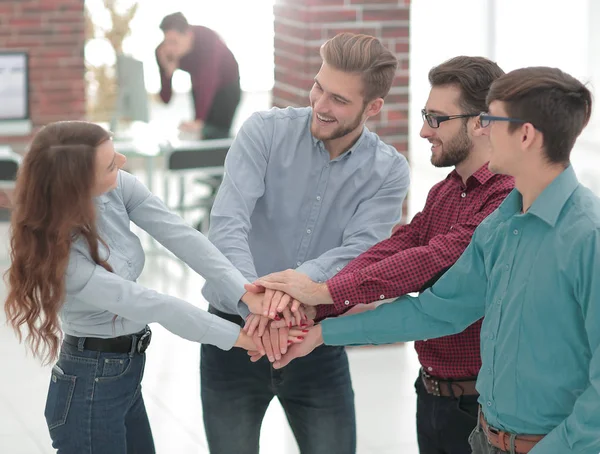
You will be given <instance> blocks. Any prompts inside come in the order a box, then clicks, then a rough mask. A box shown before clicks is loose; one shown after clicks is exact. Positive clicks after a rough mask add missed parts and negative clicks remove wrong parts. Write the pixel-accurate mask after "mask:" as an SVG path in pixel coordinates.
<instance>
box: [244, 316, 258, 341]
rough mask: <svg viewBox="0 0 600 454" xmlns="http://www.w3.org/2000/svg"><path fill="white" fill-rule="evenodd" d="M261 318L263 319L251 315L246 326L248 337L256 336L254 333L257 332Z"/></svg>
mask: <svg viewBox="0 0 600 454" xmlns="http://www.w3.org/2000/svg"><path fill="white" fill-rule="evenodd" d="M261 318H262V317H260V316H258V315H254V314H250V316H249V317H248V319H247V320H246V325H245V326H244V331H246V333H247V334H248V336H252V335H253V334H254V331H256V328H257V327H258V324H259V323H260V321H261Z"/></svg>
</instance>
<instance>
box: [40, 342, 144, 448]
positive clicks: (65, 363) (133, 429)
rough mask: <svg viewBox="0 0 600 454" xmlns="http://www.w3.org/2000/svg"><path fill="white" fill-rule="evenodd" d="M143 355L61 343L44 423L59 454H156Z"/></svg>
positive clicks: (53, 372) (51, 379)
mask: <svg viewBox="0 0 600 454" xmlns="http://www.w3.org/2000/svg"><path fill="white" fill-rule="evenodd" d="M145 361H146V356H145V354H139V353H137V352H136V353H134V352H130V353H102V352H96V351H90V350H83V348H81V347H79V348H78V347H75V346H71V345H68V344H65V343H63V345H62V348H61V352H60V356H59V359H58V362H57V364H56V365H55V366H54V368H53V369H52V376H51V378H50V388H49V389H48V399H47V401H46V411H45V416H46V422H47V424H48V429H49V430H50V437H51V438H52V447H54V448H55V449H58V454H153V453H154V452H155V450H154V441H153V439H152V432H151V430H150V424H149V422H148V416H147V414H146V407H145V406H144V400H143V398H142V388H141V381H142V376H143V373H144V364H145Z"/></svg>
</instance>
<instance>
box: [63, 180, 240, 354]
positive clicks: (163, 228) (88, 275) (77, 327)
mask: <svg viewBox="0 0 600 454" xmlns="http://www.w3.org/2000/svg"><path fill="white" fill-rule="evenodd" d="M95 204H96V212H97V223H96V224H97V227H98V233H99V235H100V237H101V238H102V239H103V240H104V241H105V242H106V244H107V245H108V250H107V249H106V247H104V246H103V245H102V244H99V252H100V257H101V258H102V259H107V261H108V263H109V264H110V266H111V267H112V268H113V272H112V273H110V272H108V271H107V270H105V269H104V268H103V267H102V266H100V265H97V264H96V263H95V262H94V261H93V260H92V257H91V255H90V252H89V248H88V246H87V243H86V242H85V240H84V239H83V238H78V239H77V240H76V241H75V242H74V243H73V245H72V247H71V254H70V258H69V265H68V268H67V273H66V298H65V304H64V306H63V307H62V310H61V311H60V318H61V322H62V328H63V330H64V332H65V333H67V334H71V335H73V336H92V337H100V338H107V337H116V336H121V335H124V334H131V333H135V332H138V331H140V330H141V329H143V328H144V326H146V324H148V323H151V322H158V323H160V324H161V325H163V326H164V327H165V328H166V329H168V330H169V331H171V332H173V333H175V334H177V335H179V336H181V337H183V338H185V339H189V340H192V341H196V342H203V343H208V344H212V345H216V346H217V347H220V348H222V349H224V350H227V349H230V348H231V347H232V346H233V344H234V343H235V341H236V339H237V337H238V335H239V332H240V329H239V327H238V326H237V325H235V324H233V323H230V322H227V321H225V320H223V319H221V318H219V317H217V316H215V315H212V314H209V313H208V312H206V311H203V310H201V309H199V308H197V307H196V306H193V305H192V304H189V303H187V302H185V301H183V300H180V299H178V298H175V297H173V296H169V295H164V294H161V293H158V292H156V291H154V290H152V289H149V288H146V287H143V286H141V285H139V284H137V283H136V282H135V281H136V279H137V278H138V277H139V275H140V273H141V272H142V269H143V268H144V261H145V256H144V250H143V249H142V245H141V244H140V240H139V238H138V237H137V236H136V235H135V234H134V233H133V232H131V230H130V221H133V222H134V223H135V224H136V225H138V226H139V227H141V228H142V229H144V230H145V231H147V232H148V233H149V234H150V235H152V236H153V237H154V238H155V239H157V240H158V241H159V242H160V243H161V244H162V245H164V246H165V247H166V248H167V249H169V250H170V251H171V252H173V253H174V254H175V255H176V256H177V257H179V258H180V259H181V260H183V261H184V262H185V263H187V264H188V265H189V266H190V267H191V268H192V269H193V270H194V271H196V272H197V273H198V274H200V275H202V276H203V277H204V278H205V279H206V280H207V281H210V282H212V283H214V288H215V289H216V292H217V293H218V294H219V295H221V297H223V298H239V297H240V295H242V294H243V293H244V284H245V283H247V281H246V279H244V277H243V276H242V275H241V273H240V272H239V271H238V270H237V269H236V268H234V267H233V266H232V265H231V263H230V262H229V261H228V260H227V259H226V258H225V257H224V256H223V254H221V253H220V252H219V251H218V249H217V248H216V247H215V246H214V245H213V244H211V243H210V241H209V240H208V239H207V238H206V237H205V236H204V235H202V234H201V233H199V232H198V231H197V230H195V229H194V228H192V227H190V226H188V225H187V224H186V223H185V222H184V221H183V220H182V219H181V218H180V217H179V216H177V215H175V214H173V213H171V212H170V211H169V210H168V209H167V207H165V205H164V204H163V203H162V201H161V200H160V199H159V198H158V197H156V196H154V195H152V194H151V193H150V191H148V189H147V188H146V187H145V186H144V185H143V184H142V183H140V181H138V180H137V178H135V177H134V176H133V175H130V174H128V173H127V172H123V171H119V175H118V186H117V188H116V189H114V190H112V191H110V192H108V193H107V194H104V195H102V196H100V197H98V198H96V200H95ZM115 315H117V316H118V317H117V318H116V320H115Z"/></svg>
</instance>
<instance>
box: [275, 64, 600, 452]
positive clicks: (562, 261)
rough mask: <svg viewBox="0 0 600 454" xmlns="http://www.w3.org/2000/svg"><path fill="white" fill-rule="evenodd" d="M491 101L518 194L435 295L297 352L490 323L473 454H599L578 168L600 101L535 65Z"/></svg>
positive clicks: (596, 363) (599, 355)
mask: <svg viewBox="0 0 600 454" xmlns="http://www.w3.org/2000/svg"><path fill="white" fill-rule="evenodd" d="M487 100H488V104H489V110H490V112H489V114H482V115H481V116H480V124H481V125H482V126H484V131H486V134H488V135H489V138H490V145H491V155H490V162H489V168H490V170H492V171H493V172H495V173H502V174H507V175H512V176H513V177H514V179H515V190H514V191H512V192H511V193H510V194H509V196H508V197H507V198H506V200H505V201H504V202H503V203H502V204H501V205H500V207H499V208H498V209H497V210H496V211H495V212H494V213H492V214H491V215H490V216H488V218H487V219H485V220H484V221H483V222H482V223H481V225H480V226H479V227H478V228H477V229H476V230H475V233H474V234H473V240H472V241H471V243H470V244H469V246H468V247H467V249H466V250H465V252H464V254H462V256H461V257H460V258H459V259H458V261H457V262H456V264H455V265H454V266H453V267H452V268H451V269H450V270H448V272H446V273H445V274H444V276H442V277H441V278H440V280H439V281H438V282H436V283H435V284H434V285H433V286H432V287H431V288H430V289H428V290H426V291H425V292H423V293H422V294H421V295H419V296H418V297H408V296H405V297H402V298H399V299H397V300H396V301H394V302H392V303H390V304H384V305H382V306H381V307H379V308H377V310H374V311H369V312H365V313H362V314H357V315H353V316H349V317H340V318H337V319H329V320H325V321H323V323H321V324H320V325H317V326H316V327H315V328H312V329H309V330H308V331H309V332H308V333H307V334H305V340H304V342H302V344H298V345H295V346H294V348H292V349H290V351H289V352H290V354H291V355H292V356H294V357H298V356H303V355H305V354H306V353H307V352H310V351H311V349H313V348H315V347H316V346H319V345H321V344H325V345H361V344H381V343H391V342H399V341H408V340H411V339H423V338H424V337H432V336H439V335H448V334H452V333H456V332H459V331H461V330H462V329H464V327H465V326H467V325H469V324H470V323H473V321H475V320H477V319H479V318H481V317H482V316H485V318H484V320H483V325H482V327H481V359H482V367H481V372H480V374H479V377H478V379H477V390H478V391H479V393H480V394H481V395H480V397H479V403H480V404H481V409H480V416H479V419H478V424H477V426H476V428H475V430H474V431H473V433H472V435H471V437H470V444H471V447H472V449H473V454H501V453H511V454H515V453H517V454H527V453H529V454H566V453H572V454H598V452H600V280H599V279H598V276H599V275H600V199H599V198H598V197H597V196H595V195H594V194H593V193H592V191H590V190H589V189H588V188H586V187H584V186H583V185H581V184H580V183H579V181H578V179H577V176H576V175H575V171H574V170H573V167H572V166H571V164H570V155H571V150H572V149H573V146H574V144H575V141H576V140H577V137H578V136H579V135H580V134H581V132H582V130H583V128H585V126H586V125H587V123H588V122H589V119H590V116H591V113H592V94H591V93H590V91H589V90H588V89H587V88H586V87H585V86H584V85H583V84H582V83H581V82H580V81H578V80H577V79H575V78H574V77H572V76H570V75H569V74H566V73H564V72H562V71H561V70H559V69H557V68H547V67H533V68H523V69H518V70H515V71H512V72H511V73H509V74H506V75H505V76H502V77H500V78H499V79H498V80H496V81H495V82H494V83H493V84H492V87H491V88H490V91H489V93H488V97H487ZM280 365H281V364H277V363H275V367H279V366H280ZM465 452H469V451H465Z"/></svg>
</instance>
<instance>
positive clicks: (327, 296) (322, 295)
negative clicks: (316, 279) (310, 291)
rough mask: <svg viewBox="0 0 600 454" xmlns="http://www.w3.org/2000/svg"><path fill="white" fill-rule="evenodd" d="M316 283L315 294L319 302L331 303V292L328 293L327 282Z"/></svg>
mask: <svg viewBox="0 0 600 454" xmlns="http://www.w3.org/2000/svg"><path fill="white" fill-rule="evenodd" d="M317 285H318V289H317V294H318V295H319V302H320V303H319V304H333V299H332V298H331V293H329V287H327V282H321V283H320V284H317Z"/></svg>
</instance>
